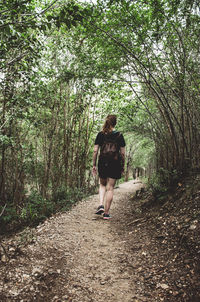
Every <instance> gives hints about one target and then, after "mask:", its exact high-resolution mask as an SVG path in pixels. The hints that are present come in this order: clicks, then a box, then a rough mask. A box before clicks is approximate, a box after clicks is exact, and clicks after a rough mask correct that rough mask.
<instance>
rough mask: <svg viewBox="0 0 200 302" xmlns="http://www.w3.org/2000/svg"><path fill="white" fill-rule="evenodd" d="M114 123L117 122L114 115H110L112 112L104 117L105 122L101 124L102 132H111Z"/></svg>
mask: <svg viewBox="0 0 200 302" xmlns="http://www.w3.org/2000/svg"><path fill="white" fill-rule="evenodd" d="M116 123H117V117H116V115H112V114H110V115H108V116H107V118H106V120H105V123H104V125H103V129H102V132H103V133H104V134H109V133H111V132H112V128H114V127H115V125H116Z"/></svg>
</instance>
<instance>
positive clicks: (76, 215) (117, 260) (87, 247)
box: [0, 181, 145, 302]
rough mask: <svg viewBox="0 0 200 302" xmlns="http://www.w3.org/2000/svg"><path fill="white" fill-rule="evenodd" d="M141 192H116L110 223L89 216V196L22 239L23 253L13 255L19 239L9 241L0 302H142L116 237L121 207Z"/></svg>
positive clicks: (93, 200) (130, 188)
mask: <svg viewBox="0 0 200 302" xmlns="http://www.w3.org/2000/svg"><path fill="white" fill-rule="evenodd" d="M141 186H142V184H141V183H139V182H138V183H137V182H136V183H134V181H129V182H127V183H124V184H121V185H120V186H119V188H117V189H115V192H114V202H113V204H112V207H111V215H112V219H111V220H108V221H105V220H103V219H102V217H98V216H97V217H96V215H94V212H95V209H96V207H97V206H98V195H94V196H91V197H90V198H88V199H87V200H85V201H82V202H80V203H79V204H77V205H76V206H75V207H74V208H73V209H72V210H71V211H69V212H67V213H63V214H59V215H56V216H54V217H52V218H51V219H49V220H47V221H46V222H45V223H44V224H42V225H40V226H38V227H37V228H36V229H35V230H33V231H32V230H31V231H30V234H26V236H25V235H24V238H25V239H24V240H27V241H28V244H27V245H26V246H25V247H23V248H20V249H18V250H17V249H16V241H17V240H19V238H20V240H22V237H23V236H22V235H20V237H19V238H18V239H17V238H15V239H13V243H12V242H10V245H11V246H12V244H13V248H10V253H12V249H13V256H12V257H10V259H9V260H8V259H7V260H6V258H4V261H3V262H1V264H0V270H1V273H0V275H1V279H0V301H2V302H3V301H21V302H26V301H27V302H28V301H43V302H44V301H48V302H51V301H57V302H58V301H62V302H64V301H66V302H70V301H73V302H86V301H97V302H101V301H109V302H122V301H123V302H136V301H141V300H138V299H137V298H136V295H135V294H136V288H135V287H136V286H138V285H137V284H134V282H133V279H132V277H133V276H132V274H131V273H130V271H129V268H127V267H126V263H124V259H125V258H127V257H128V255H126V253H127V250H126V245H127V241H126V240H125V239H124V236H123V232H122V233H120V225H121V222H122V220H124V219H126V216H123V206H126V204H127V200H129V198H130V196H132V195H133V194H134V192H135V191H136V190H138V189H139V188H141ZM27 237H29V239H27ZM11 241H12V239H11ZM143 301H145V299H143Z"/></svg>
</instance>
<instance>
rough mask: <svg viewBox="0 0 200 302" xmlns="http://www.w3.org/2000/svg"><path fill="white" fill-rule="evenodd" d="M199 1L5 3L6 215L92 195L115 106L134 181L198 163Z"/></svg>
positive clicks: (34, 213) (1, 84)
mask: <svg viewBox="0 0 200 302" xmlns="http://www.w3.org/2000/svg"><path fill="white" fill-rule="evenodd" d="M199 19H200V14H199V6H198V1H195V0H193V1H191V0H190V1H188V0H179V1H169V0H153V1H143V0H142V1H125V0H121V1H115V0H113V1H97V3H95V4H91V3H88V2H85V3H84V2H80V3H79V2H78V1H58V0H57V1H36V0H32V1H29V0H23V1H22V0H15V1H11V0H5V1H3V2H2V3H1V4H0V30H1V42H0V43H1V47H0V54H1V61H0V62H1V65H0V88H1V91H0V115H1V120H0V172H1V173H0V200H1V201H0V214H1V210H4V213H3V215H1V217H0V219H1V221H3V222H4V223H5V222H6V221H14V220H18V221H20V222H23V221H26V222H27V221H30V220H35V219H36V220H40V219H41V218H42V217H45V216H47V215H49V214H51V213H52V212H53V211H57V210H59V209H61V208H64V209H66V208H67V207H68V206H69V204H70V203H73V202H74V201H76V200H77V199H79V198H81V197H82V196H83V194H85V193H88V192H90V190H91V188H92V187H93V186H95V182H96V181H97V180H94V179H93V178H92V175H91V158H92V148H93V142H94V138H95V135H96V133H97V131H99V130H100V127H101V125H102V122H103V119H104V117H105V116H106V114H108V113H111V112H114V113H116V114H117V115H118V118H119V123H118V129H120V130H121V131H122V132H123V133H125V137H126V141H127V155H126V157H127V159H126V171H125V179H126V180H127V179H128V178H129V177H130V176H132V173H133V172H134V169H135V168H138V167H140V168H141V167H142V168H143V170H145V173H146V176H149V175H151V174H152V172H153V171H157V173H159V174H157V175H159V178H162V180H163V179H164V181H165V183H166V182H167V183H168V184H170V182H171V181H173V180H174V178H175V177H176V178H178V177H180V176H181V175H183V174H184V173H186V171H188V170H195V169H197V168H199V164H200V163H199V151H200V150H199V145H200V144H199V143H200V136H199V133H200V132H199V125H200V118H199V116H200V114H199V113H200V106H199V104H200V102H199V87H200V73H199V70H200V69H199V47H200V44H199V36H200V25H199V24H200V22H199Z"/></svg>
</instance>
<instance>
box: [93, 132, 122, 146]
mask: <svg viewBox="0 0 200 302" xmlns="http://www.w3.org/2000/svg"><path fill="white" fill-rule="evenodd" d="M106 135H109V136H110V137H111V139H112V138H113V139H114V138H115V137H117V136H118V138H117V144H118V146H119V147H125V146H126V143H125V140H124V137H123V134H121V133H120V135H119V132H118V131H112V133H110V134H104V133H103V132H102V131H101V132H99V133H98V134H97V137H96V139H95V145H99V146H102V145H103V142H104V138H105V136H106Z"/></svg>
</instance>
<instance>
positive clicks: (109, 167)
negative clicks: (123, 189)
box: [98, 158, 122, 179]
mask: <svg viewBox="0 0 200 302" xmlns="http://www.w3.org/2000/svg"><path fill="white" fill-rule="evenodd" d="M121 172H122V168H121V162H120V160H112V161H109V162H106V161H105V160H102V159H101V158H99V161H98V173H99V177H100V178H104V179H106V178H113V179H120V178H121Z"/></svg>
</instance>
